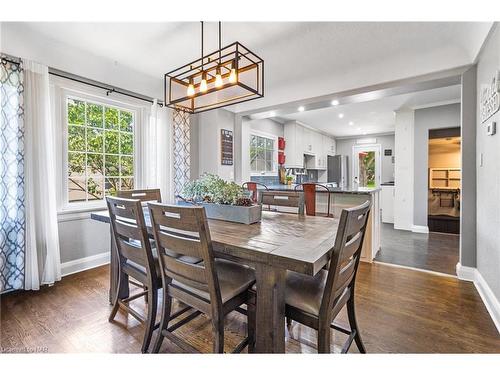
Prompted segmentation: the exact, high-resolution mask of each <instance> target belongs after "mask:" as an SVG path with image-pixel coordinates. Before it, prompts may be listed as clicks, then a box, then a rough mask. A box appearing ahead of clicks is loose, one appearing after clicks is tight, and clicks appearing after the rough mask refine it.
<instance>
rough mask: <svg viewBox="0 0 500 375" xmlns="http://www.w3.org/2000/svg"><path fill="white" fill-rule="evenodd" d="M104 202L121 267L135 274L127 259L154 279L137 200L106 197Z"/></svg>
mask: <svg viewBox="0 0 500 375" xmlns="http://www.w3.org/2000/svg"><path fill="white" fill-rule="evenodd" d="M106 202H107V205H108V211H109V217H110V221H111V229H112V231H113V239H114V241H115V246H116V250H117V251H118V255H119V259H120V263H121V267H122V269H123V270H124V271H125V273H127V274H129V275H131V276H133V277H135V275H134V274H133V273H134V272H135V270H130V267H129V265H128V263H127V260H130V261H131V262H133V263H136V264H138V265H140V266H142V267H144V268H145V269H146V275H147V277H148V279H149V281H151V283H152V284H153V283H154V282H156V269H155V265H154V258H153V252H152V250H151V244H150V242H149V236H148V231H147V227H146V224H145V220H144V214H143V210H142V205H141V201H140V200H138V199H126V198H115V197H106ZM129 271H130V272H132V273H130V272H129ZM152 284H151V285H152Z"/></svg>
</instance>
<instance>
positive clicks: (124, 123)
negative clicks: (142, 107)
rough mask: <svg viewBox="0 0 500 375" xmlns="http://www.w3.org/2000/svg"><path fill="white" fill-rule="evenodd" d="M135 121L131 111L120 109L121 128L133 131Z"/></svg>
mask: <svg viewBox="0 0 500 375" xmlns="http://www.w3.org/2000/svg"><path fill="white" fill-rule="evenodd" d="M132 123H133V115H132V113H130V112H126V111H120V129H121V130H123V131H127V132H131V131H132Z"/></svg>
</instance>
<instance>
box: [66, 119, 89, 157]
mask: <svg viewBox="0 0 500 375" xmlns="http://www.w3.org/2000/svg"><path fill="white" fill-rule="evenodd" d="M68 150H69V151H85V128H84V127H83V126H74V125H69V126H68Z"/></svg>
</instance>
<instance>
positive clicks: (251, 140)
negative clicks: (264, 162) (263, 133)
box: [250, 135, 257, 147]
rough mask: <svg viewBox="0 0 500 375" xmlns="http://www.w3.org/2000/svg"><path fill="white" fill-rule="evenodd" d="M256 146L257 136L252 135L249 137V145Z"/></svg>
mask: <svg viewBox="0 0 500 375" xmlns="http://www.w3.org/2000/svg"><path fill="white" fill-rule="evenodd" d="M255 146H257V137H256V136H255V135H252V136H251V137H250V147H255Z"/></svg>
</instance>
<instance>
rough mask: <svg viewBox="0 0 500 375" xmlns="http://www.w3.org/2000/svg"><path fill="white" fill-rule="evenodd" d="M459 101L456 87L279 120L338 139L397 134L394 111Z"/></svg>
mask: <svg viewBox="0 0 500 375" xmlns="http://www.w3.org/2000/svg"><path fill="white" fill-rule="evenodd" d="M459 101H460V85H454V86H449V87H442V88H437V89H432V90H425V91H419V92H415V93H410V94H404V95H395V96H389V97H385V98H382V99H378V100H372V101H366V102H361V103H352V104H345V105H337V106H331V107H328V108H323V109H318V110H313V111H305V112H296V113H292V114H289V115H286V116H284V117H282V118H278V119H276V120H277V121H279V122H283V121H286V120H297V121H300V122H301V123H303V124H305V125H307V126H310V127H312V128H315V129H318V130H320V131H322V132H325V133H328V134H331V135H333V136H335V137H351V136H359V135H368V134H379V133H388V132H394V125H395V115H394V111H396V110H398V109H401V108H414V109H416V108H421V107H429V106H434V105H440V104H449V103H458V102H459ZM340 116H342V118H340Z"/></svg>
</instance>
